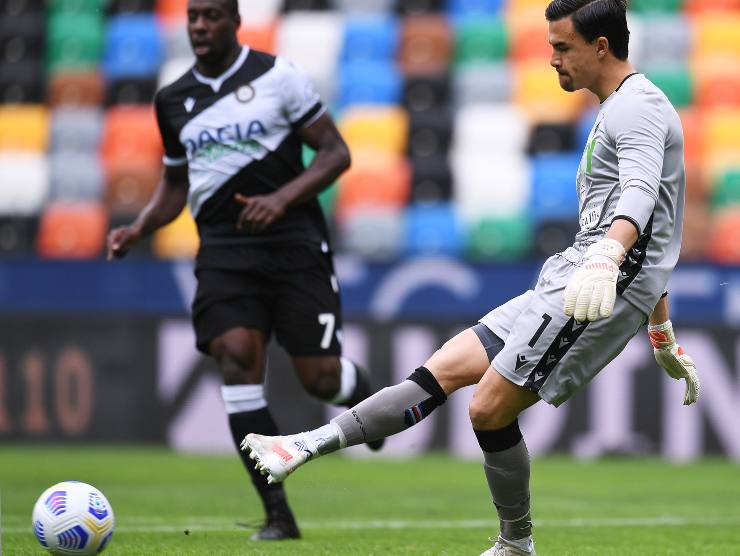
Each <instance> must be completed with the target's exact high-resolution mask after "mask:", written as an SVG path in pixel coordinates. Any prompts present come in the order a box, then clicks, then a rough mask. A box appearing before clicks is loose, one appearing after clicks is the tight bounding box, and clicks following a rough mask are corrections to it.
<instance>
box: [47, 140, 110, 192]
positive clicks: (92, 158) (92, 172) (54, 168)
mask: <svg viewBox="0 0 740 556" xmlns="http://www.w3.org/2000/svg"><path fill="white" fill-rule="evenodd" d="M49 160H50V167H51V194H50V199H51V200H52V201H99V200H101V199H102V197H103V169H102V168H101V165H100V160H99V159H98V156H97V153H96V152H95V151H94V150H92V151H87V152H85V151H76V152H75V151H71V150H61V151H57V152H56V153H55V154H53V155H52V156H51V157H50V159H49Z"/></svg>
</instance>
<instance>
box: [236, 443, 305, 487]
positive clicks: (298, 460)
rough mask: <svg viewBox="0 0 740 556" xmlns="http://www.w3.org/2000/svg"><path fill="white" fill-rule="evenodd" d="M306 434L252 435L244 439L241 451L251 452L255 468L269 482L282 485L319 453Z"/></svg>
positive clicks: (250, 455)
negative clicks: (289, 476)
mask: <svg viewBox="0 0 740 556" xmlns="http://www.w3.org/2000/svg"><path fill="white" fill-rule="evenodd" d="M312 444H313V442H312V441H311V440H310V439H309V438H308V435H306V434H305V433H301V434H292V435H289V436H263V435H261V434H254V433H250V434H248V435H247V436H245V437H244V440H243V441H242V444H241V449H242V450H244V451H248V452H249V457H250V458H252V459H253V460H254V461H255V465H254V466H255V468H256V469H257V470H258V471H259V472H260V473H262V474H263V475H266V476H267V482H268V483H270V484H272V483H281V482H283V481H284V480H285V479H286V478H287V477H288V475H290V474H291V473H293V471H295V470H296V469H298V468H299V467H300V466H301V465H303V464H304V463H306V462H307V461H308V460H310V459H312V458H314V457H317V456H318V451H317V449H316V447H315V446H313V445H312Z"/></svg>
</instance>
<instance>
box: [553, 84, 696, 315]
mask: <svg viewBox="0 0 740 556" xmlns="http://www.w3.org/2000/svg"><path fill="white" fill-rule="evenodd" d="M683 145H684V141H683V129H682V127H681V120H680V119H679V116H678V114H677V113H676V110H675V109H674V108H673V106H672V105H671V103H670V102H669V101H668V99H667V98H666V96H665V95H664V94H663V92H662V91H661V90H660V89H658V88H657V87H656V86H655V85H653V83H651V82H650V81H649V80H648V79H647V78H645V76H643V75H641V74H634V75H632V76H629V77H628V78H627V79H626V80H625V81H624V82H623V83H622V85H621V86H620V87H619V88H618V89H617V90H616V91H615V92H614V93H612V94H611V96H609V98H607V99H606V100H605V101H604V102H603V103H602V105H601V109H600V111H599V114H598V116H597V118H596V122H595V124H594V127H593V129H592V130H591V134H590V135H589V139H588V143H587V144H586V148H585V150H584V153H583V158H582V159H581V164H580V166H579V168H578V176H577V187H578V202H579V218H580V226H581V229H580V231H579V232H578V234H576V241H575V243H574V245H573V247H569V248H568V249H567V250H566V251H565V252H563V253H562V255H563V256H564V257H565V258H566V259H568V260H570V261H571V262H575V263H580V261H581V260H582V256H583V253H584V252H585V250H586V248H587V247H588V245H590V244H591V243H594V242H595V241H597V240H599V239H601V238H602V237H603V236H604V235H605V234H606V232H607V230H608V229H609V226H610V225H611V223H612V221H613V220H614V219H615V218H625V219H627V220H629V221H630V222H632V223H633V224H635V226H637V229H638V230H639V238H638V240H637V243H635V245H634V247H633V248H632V249H630V250H629V252H628V253H627V258H626V260H625V262H624V264H622V266H621V269H620V270H621V275H620V277H619V282H618V287H617V292H618V293H619V294H621V295H622V296H623V297H624V298H625V299H626V300H627V301H629V302H630V303H632V304H633V305H635V306H636V307H637V308H638V309H640V310H642V311H643V312H644V313H645V314H647V315H649V314H650V313H651V312H652V311H653V309H654V307H655V304H656V303H657V302H658V300H659V299H660V296H661V294H662V293H663V292H664V291H665V289H666V284H667V283H668V278H669V276H670V274H671V271H672V270H673V267H674V266H675V265H676V262H677V261H678V255H679V251H680V248H681V234H682V231H683V208H684V190H685V174H684V161H683Z"/></svg>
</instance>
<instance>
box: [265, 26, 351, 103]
mask: <svg viewBox="0 0 740 556" xmlns="http://www.w3.org/2000/svg"><path fill="white" fill-rule="evenodd" d="M343 36H344V23H343V20H342V18H341V17H340V16H339V15H338V14H336V13H334V12H296V13H290V14H288V15H286V16H285V17H283V18H282V19H281V21H280V23H279V25H278V29H277V35H276V37H275V41H276V49H277V52H278V53H279V54H280V55H281V56H285V57H286V58H287V59H288V60H291V61H293V62H294V63H295V64H297V65H298V66H299V67H301V68H303V70H304V71H305V72H306V73H307V74H308V76H309V77H310V78H311V80H312V81H313V83H314V86H315V87H316V89H317V90H318V92H319V94H320V95H321V97H322V98H323V99H325V100H327V101H330V100H331V99H332V98H334V93H335V89H336V86H337V85H336V80H337V64H338V60H339V54H340V51H341V48H342V41H343ZM316 37H321V40H320V41H318V40H315V38H316Z"/></svg>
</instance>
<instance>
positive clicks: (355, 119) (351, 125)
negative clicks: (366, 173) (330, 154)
mask: <svg viewBox="0 0 740 556" xmlns="http://www.w3.org/2000/svg"><path fill="white" fill-rule="evenodd" d="M339 129H340V130H341V132H342V136H343V137H344V139H345V141H347V144H348V145H349V147H350V152H354V151H355V150H356V149H365V148H370V149H376V150H379V151H386V152H389V153H397V154H402V153H403V152H404V151H405V150H406V143H407V140H408V131H409V117H408V114H407V113H406V111H405V110H403V109H402V108H399V107H395V106H354V107H351V108H349V109H348V110H346V111H345V112H344V114H343V115H342V118H341V120H340V121H339Z"/></svg>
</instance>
